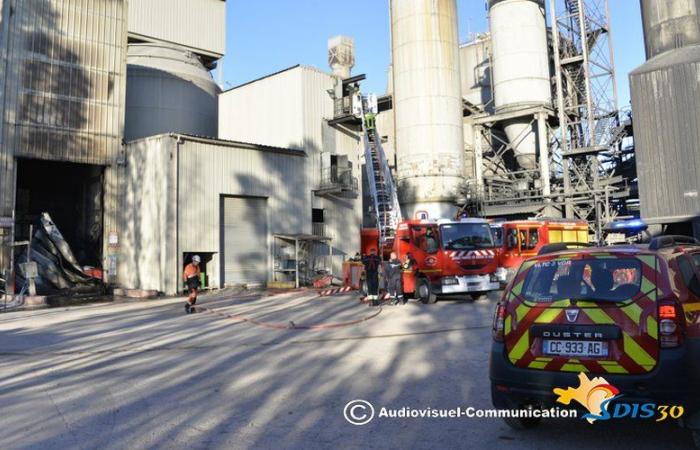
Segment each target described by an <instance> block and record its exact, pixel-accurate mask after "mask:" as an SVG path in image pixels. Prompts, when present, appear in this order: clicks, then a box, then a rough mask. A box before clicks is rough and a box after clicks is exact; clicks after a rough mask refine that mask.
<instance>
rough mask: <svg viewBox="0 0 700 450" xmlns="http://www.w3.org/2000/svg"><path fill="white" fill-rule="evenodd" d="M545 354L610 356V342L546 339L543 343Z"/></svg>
mask: <svg viewBox="0 0 700 450" xmlns="http://www.w3.org/2000/svg"><path fill="white" fill-rule="evenodd" d="M542 347H543V348H542V352H543V353H544V354H545V355H558V356H591V357H601V356H608V343H607V342H600V341H555V340H545V341H544V342H543V344H542Z"/></svg>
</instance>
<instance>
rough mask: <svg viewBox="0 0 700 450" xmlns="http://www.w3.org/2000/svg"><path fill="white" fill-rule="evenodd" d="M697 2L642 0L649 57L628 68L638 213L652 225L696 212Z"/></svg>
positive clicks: (699, 158) (699, 174)
mask: <svg viewBox="0 0 700 450" xmlns="http://www.w3.org/2000/svg"><path fill="white" fill-rule="evenodd" d="M698 8H699V5H698V2H697V1H688V0H668V1H664V2H657V1H642V17H643V19H644V33H645V41H646V47H647V54H648V55H649V57H650V59H649V60H648V61H647V62H646V63H644V64H642V65H641V66H640V67H638V68H637V69H635V70H634V71H632V72H631V73H630V90H631V94H632V96H631V97H632V113H633V117H634V144H635V155H636V164H637V175H638V180H639V200H640V207H641V215H642V218H644V219H645V220H646V221H647V223H649V224H652V225H653V224H673V223H679V222H691V221H696V222H697V221H698V218H699V217H700V182H699V181H698V180H700V108H698V105H700V89H699V88H698V80H700V42H699V41H700V40H698V36H697V30H698ZM684 14H685V15H684ZM698 226H700V223H698Z"/></svg>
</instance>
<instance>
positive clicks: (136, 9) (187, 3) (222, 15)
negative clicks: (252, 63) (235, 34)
mask: <svg viewBox="0 0 700 450" xmlns="http://www.w3.org/2000/svg"><path fill="white" fill-rule="evenodd" d="M129 33H130V35H132V36H142V37H147V38H152V39H153V40H156V41H162V42H172V43H175V44H179V45H182V46H184V47H188V48H190V49H192V50H193V51H195V53H202V54H207V55H209V56H213V57H215V58H218V57H221V56H223V54H224V53H225V50H226V2H224V1H221V0H129Z"/></svg>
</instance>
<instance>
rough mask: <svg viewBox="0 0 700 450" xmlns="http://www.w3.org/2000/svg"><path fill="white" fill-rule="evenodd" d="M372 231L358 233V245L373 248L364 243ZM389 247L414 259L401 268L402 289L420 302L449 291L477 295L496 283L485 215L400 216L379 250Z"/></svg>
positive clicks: (498, 285) (494, 257) (430, 301)
mask: <svg viewBox="0 0 700 450" xmlns="http://www.w3.org/2000/svg"><path fill="white" fill-rule="evenodd" d="M363 231H364V230H363ZM372 235H375V236H376V234H374V233H366V232H365V233H363V242H364V244H363V249H365V248H367V249H368V248H371V247H375V248H376V244H375V246H372V245H371V244H370V243H369V239H370V238H371V236H372ZM375 242H376V241H375ZM391 251H394V252H396V254H397V255H398V257H399V259H400V260H402V261H403V260H404V258H405V257H406V255H409V256H410V257H411V258H412V259H413V260H414V269H413V271H412V273H404V291H405V294H407V295H413V296H414V297H415V298H417V299H419V300H420V301H422V302H423V303H435V302H436V301H437V297H438V296H439V295H451V294H470V295H471V296H472V298H474V299H478V298H479V297H481V296H482V295H484V294H485V293H487V292H488V291H493V290H497V289H500V283H499V281H498V279H497V278H496V275H495V272H496V269H497V268H498V261H497V259H496V248H495V247H494V242H493V237H492V235H491V229H490V227H489V224H488V222H487V221H486V220H484V219H461V220H459V221H454V220H448V219H438V220H418V219H416V220H403V221H401V222H400V223H399V225H398V227H397V228H396V236H395V238H394V240H393V243H392V245H391V247H390V248H388V249H384V252H383V253H387V252H391Z"/></svg>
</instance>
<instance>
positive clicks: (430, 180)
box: [390, 0, 464, 218]
mask: <svg viewBox="0 0 700 450" xmlns="http://www.w3.org/2000/svg"><path fill="white" fill-rule="evenodd" d="M390 7H391V40H392V69H393V90H394V94H393V102H394V112H395V114H396V119H395V124H396V125H395V126H396V150H397V155H398V168H397V169H398V170H397V172H398V176H397V178H398V185H399V197H400V202H401V206H402V208H403V210H404V216H405V217H415V216H416V214H417V213H419V212H423V213H427V215H428V216H429V217H431V218H435V217H450V216H452V215H453V214H454V212H455V207H454V201H455V198H456V195H457V191H458V187H459V186H460V185H461V184H462V182H463V176H464V150H463V146H464V142H463V124H462V98H461V89H460V76H459V42H458V33H457V6H456V3H455V0H391V2H390Z"/></svg>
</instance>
